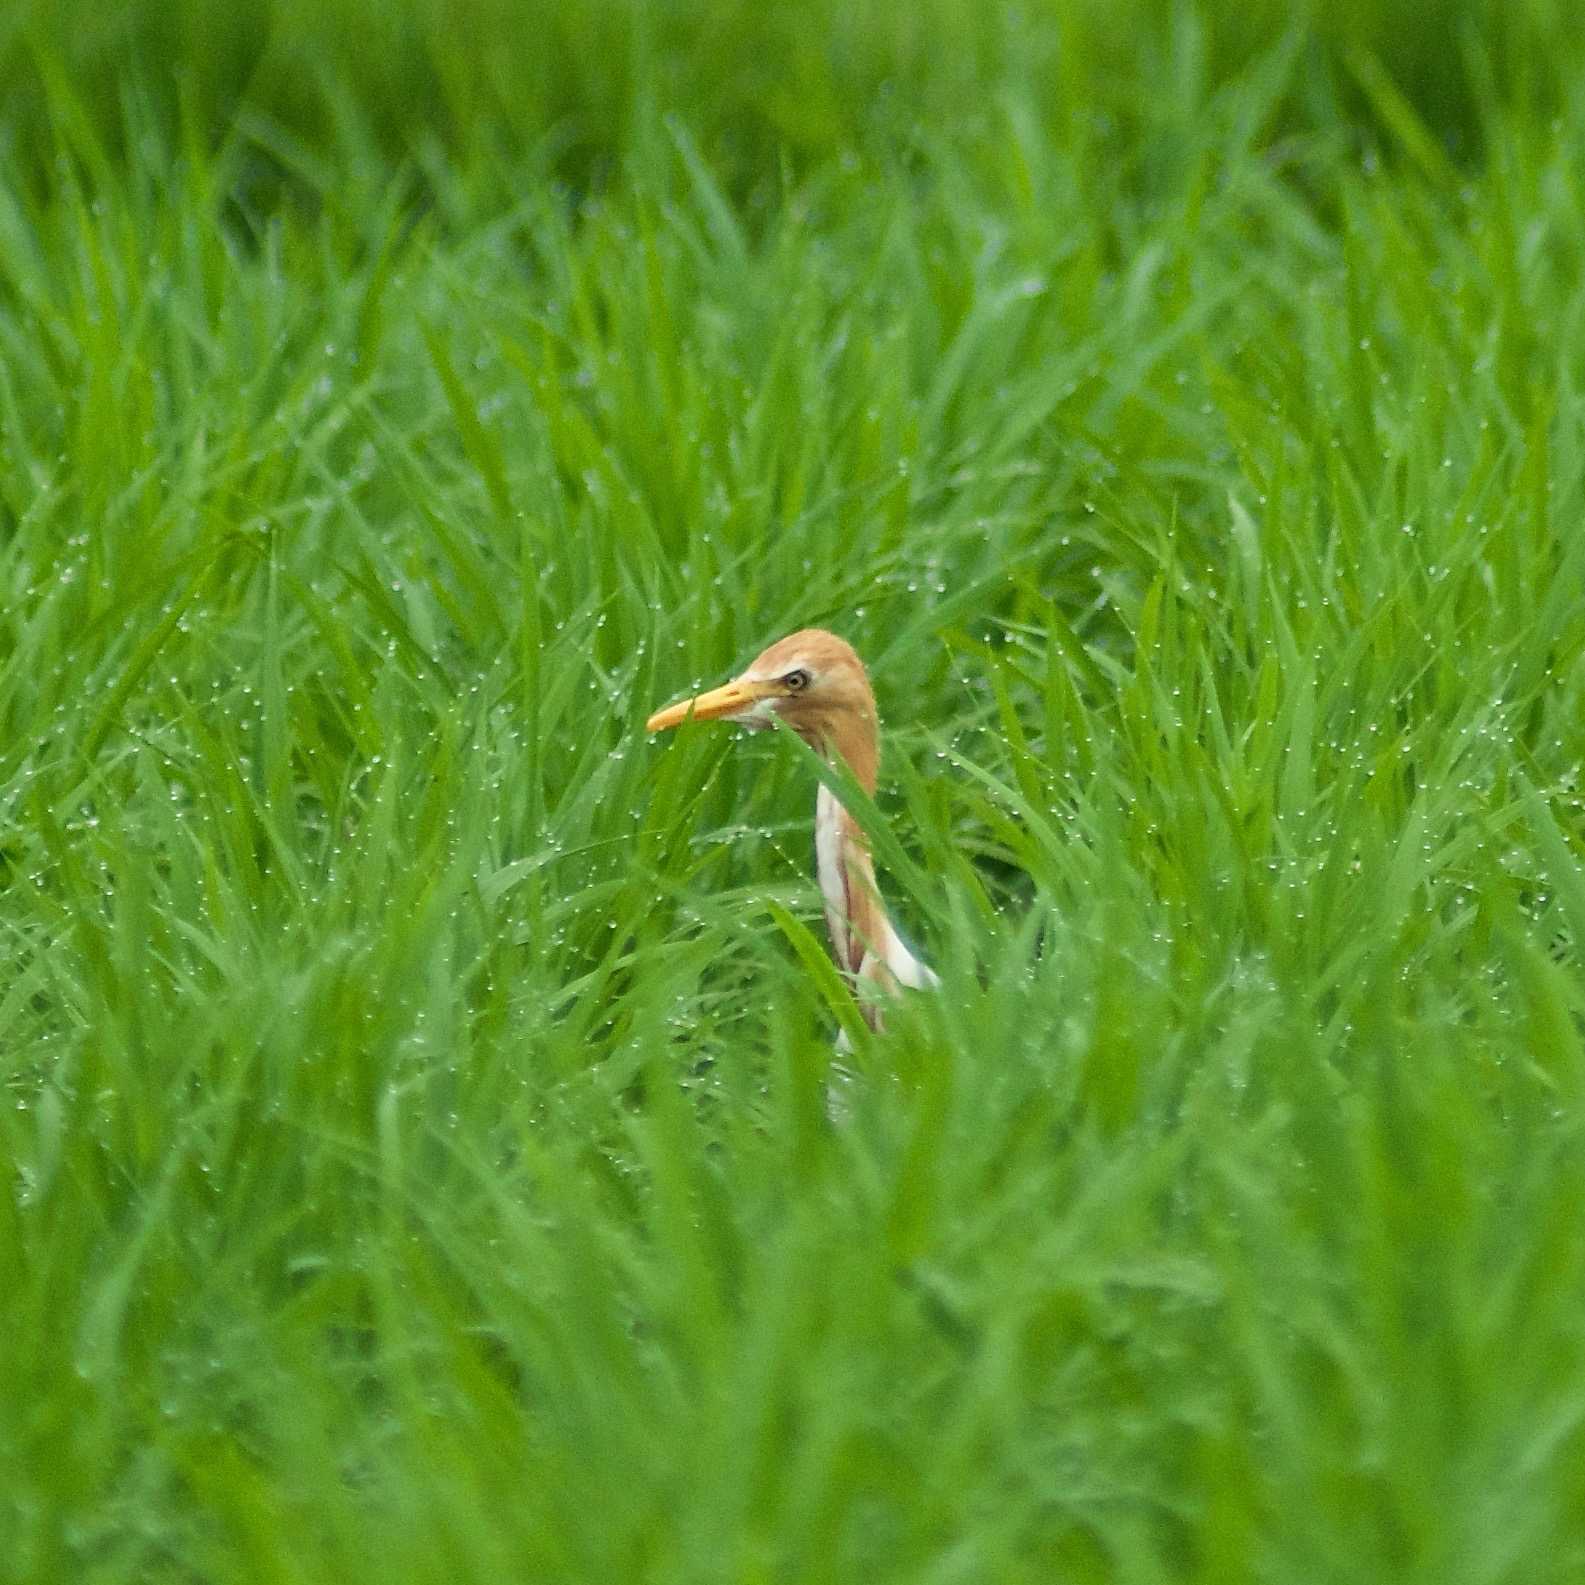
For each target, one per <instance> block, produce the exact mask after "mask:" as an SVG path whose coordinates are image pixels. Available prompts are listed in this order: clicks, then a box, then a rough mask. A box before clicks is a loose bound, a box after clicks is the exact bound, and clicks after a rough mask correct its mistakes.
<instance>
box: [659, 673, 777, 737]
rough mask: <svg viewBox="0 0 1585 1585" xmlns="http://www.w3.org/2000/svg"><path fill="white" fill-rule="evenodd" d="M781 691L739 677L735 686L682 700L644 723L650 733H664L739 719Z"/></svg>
mask: <svg viewBox="0 0 1585 1585" xmlns="http://www.w3.org/2000/svg"><path fill="white" fill-rule="evenodd" d="M778 691H779V690H778V689H777V687H776V685H775V684H774V683H766V682H746V681H745V680H744V679H743V678H741V677H735V678H733V680H732V681H731V682H726V683H722V684H721V686H720V687H719V688H712V689H711V690H710V691H709V693H701V694H698V695H696V696H695V697H694V698H692V699H681V700H679V701H678V702H677V703H676V704H672V705H667V706H666V708H665V709H664V710H657V711H656V712H655V713H654V715H652V716H651V717H650V718H649V720H648V721H646V722H645V723H644V730H645V731H646V732H664V731H666V729H667V728H668V727H674V726H680V725H681V724H682V723H683V722H684V721H687V720H694V721H719V720H721V718H722V717H723V716H734V715H738V714H739V713H740V712H742V711H744V710H751V709H753V708H754V706H755V705H756V704H758V703H759V701H760V700H761V699H768V698H770V697H771V696H772V695H774V694H775V693H777V692H778Z"/></svg>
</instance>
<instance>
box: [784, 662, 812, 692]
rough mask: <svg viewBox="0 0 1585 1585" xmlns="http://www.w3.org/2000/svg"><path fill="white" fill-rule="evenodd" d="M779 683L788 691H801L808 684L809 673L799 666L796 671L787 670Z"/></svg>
mask: <svg viewBox="0 0 1585 1585" xmlns="http://www.w3.org/2000/svg"><path fill="white" fill-rule="evenodd" d="M781 685H782V687H783V688H785V689H786V690H787V692H788V693H802V692H803V691H804V689H805V688H807V687H808V686H809V673H808V672H806V671H805V670H804V669H803V668H802V667H801V666H800V667H799V668H798V670H797V671H790V672H788V673H787V675H786V676H785V677H783V678H782V680H781Z"/></svg>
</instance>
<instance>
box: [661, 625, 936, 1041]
mask: <svg viewBox="0 0 1585 1585" xmlns="http://www.w3.org/2000/svg"><path fill="white" fill-rule="evenodd" d="M773 716H774V717H778V718H780V719H781V720H783V721H785V722H786V723H787V725H788V726H790V727H791V728H792V729H793V730H794V731H795V732H796V733H797V734H798V735H799V736H800V737H801V738H802V739H803V740H804V741H805V742H806V743H807V744H809V746H810V747H811V748H813V749H814V750H816V752H817V753H820V754H822V755H824V756H825V758H827V759H829V760H833V761H838V760H839V761H841V762H842V763H844V764H846V765H847V767H848V769H849V770H850V771H852V773H853V777H854V779H855V780H856V781H857V782H858V784H859V785H860V786H861V787H862V788H863V789H864V790H865V792H867V793H869V794H870V795H871V796H873V795H874V792H875V785H876V776H877V773H878V771H879V769H880V724H879V721H878V719H877V716H876V712H875V694H874V692H873V691H872V689H871V688H870V680H869V677H868V676H867V675H866V673H865V670H864V666H863V663H862V662H861V661H860V660H859V658H858V656H857V655H856V654H855V653H854V652H853V647H852V646H851V645H850V644H848V643H847V642H846V641H844V640H843V639H840V638H838V637H837V636H836V634H835V633H827V632H826V631H825V630H824V629H822V628H817V627H810V628H804V629H803V630H801V631H800V632H797V633H791V634H789V635H788V636H787V637H786V638H783V639H778V640H777V642H776V643H774V644H772V645H771V646H770V648H769V649H767V650H765V651H763V652H762V653H761V654H760V655H758V656H757V657H756V658H755V659H754V660H753V661H752V662H751V663H750V664H749V665H748V667H747V668H746V669H745V670H744V671H743V672H742V673H741V675H739V676H737V677H735V678H733V680H732V681H731V682H728V683H724V684H723V685H722V686H721V687H719V688H714V689H711V690H710V692H708V693H702V694H699V695H698V696H697V697H695V698H692V699H684V700H682V701H681V702H680V703H678V704H674V705H671V706H669V707H668V708H666V709H664V710H657V711H656V712H655V714H654V715H652V716H651V717H650V718H649V721H648V723H647V727H648V730H649V731H651V732H662V731H665V730H666V729H667V728H668V727H674V726H678V725H680V724H681V723H682V722H683V721H686V720H695V721H711V720H726V721H735V722H737V723H738V724H739V725H741V726H746V727H750V728H764V727H768V726H770V725H771V721H772V717H773ZM815 855H816V860H817V868H818V873H819V879H820V890H821V894H822V895H823V897H824V898H825V912H826V925H827V927H828V929H829V930H830V932H831V946H832V949H833V952H834V954H835V957H836V960H837V963H838V965H839V966H840V967H841V969H842V970H843V972H844V973H845V974H846V975H847V977H848V979H849V981H850V982H851V983H852V984H853V985H855V986H856V987H857V986H866V987H869V986H873V987H875V988H877V989H880V990H883V991H888V992H890V991H894V990H895V989H896V988H897V986H898V985H908V986H915V987H920V986H926V985H934V984H935V983H936V977H935V975H934V974H932V973H931V971H930V970H929V969H928V968H926V967H925V965H924V964H923V963H921V962H920V961H919V960H918V959H917V958H916V957H914V955H913V953H911V952H910V951H909V950H908V948H907V947H906V946H904V945H903V943H902V941H900V940H899V939H898V936H897V932H896V931H895V930H894V929H893V928H892V923H891V920H890V919H889V918H888V917H887V915H886V909H885V907H884V905H883V904H882V902H881V898H880V893H879V892H878V891H877V890H876V886H875V865H874V861H873V860H872V859H871V857H870V850H869V844H868V843H867V842H866V841H865V839H864V833H863V831H862V830H861V829H860V827H859V824H858V822H857V821H856V820H854V818H853V817H852V815H850V814H849V813H848V812H847V810H846V809H844V808H843V807H842V805H841V804H840V803H839V802H838V801H837V799H836V797H835V796H834V795H833V794H832V793H831V792H830V790H829V789H828V788H826V787H825V786H824V785H822V786H821V788H820V792H819V795H818V798H817V800H816V803H815ZM864 1011H865V1016H866V1018H868V1019H869V1021H870V1023H871V1024H872V1025H873V1026H874V1027H876V1028H879V1027H880V1015H879V1011H878V1009H877V1008H876V1006H875V1003H874V1001H873V999H871V998H866V999H865V1005H864Z"/></svg>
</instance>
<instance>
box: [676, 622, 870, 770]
mask: <svg viewBox="0 0 1585 1585" xmlns="http://www.w3.org/2000/svg"><path fill="white" fill-rule="evenodd" d="M773 717H779V718H780V719H781V720H783V721H785V722H786V723H787V725H788V726H790V727H791V728H792V729H793V731H795V732H796V733H797V734H798V735H799V736H800V737H801V738H802V739H803V740H804V741H805V742H806V743H808V744H809V745H810V747H812V748H814V749H816V750H818V751H819V752H820V753H822V754H825V755H826V756H827V757H831V756H840V757H841V758H842V759H843V760H845V761H846V762H847V765H848V768H849V769H850V770H851V771H852V772H853V774H854V776H855V777H857V779H858V781H859V782H860V784H861V785H862V786H863V787H864V789H865V790H866V791H867V792H870V793H873V792H874V790H875V776H876V769H877V763H878V760H879V756H880V749H879V736H878V725H877V721H876V716H875V695H874V693H873V692H872V691H871V689H870V680H869V677H868V676H867V675H866V674H865V671H864V665H863V662H862V661H860V660H859V658H858V656H857V655H855V654H854V653H853V647H852V645H851V644H848V643H847V642H846V641H845V640H843V639H840V638H838V637H837V636H836V634H835V633H827V632H826V631H825V630H824V629H822V628H818V627H808V628H804V629H803V630H802V631H800V632H797V633H790V634H788V636H787V637H786V638H783V639H778V640H777V641H776V643H774V644H772V645H771V646H770V648H769V649H767V650H765V651H763V652H762V653H761V654H760V655H758V656H756V657H755V659H754V660H753V661H752V662H750V664H749V665H748V667H747V668H746V669H745V670H744V671H743V672H742V673H741V675H739V676H737V677H734V678H733V679H732V681H731V682H728V683H723V684H722V685H721V686H720V687H719V688H712V689H711V690H710V691H709V692H708V693H701V694H698V695H697V696H695V697H694V698H692V699H683V700H681V701H679V702H678V703H677V704H674V705H669V706H668V707H667V708H666V709H664V710H657V711H656V712H655V714H654V715H652V716H651V717H650V718H649V721H648V722H647V723H646V729H647V730H648V731H651V732H664V731H665V730H666V729H667V728H668V727H674V726H679V725H681V723H682V722H684V721H688V720H693V721H734V722H736V723H737V724H738V725H740V726H746V727H751V728H763V727H768V726H770V725H771V724H772V718H773Z"/></svg>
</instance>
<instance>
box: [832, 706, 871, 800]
mask: <svg viewBox="0 0 1585 1585" xmlns="http://www.w3.org/2000/svg"><path fill="white" fill-rule="evenodd" d="M819 746H820V750H821V752H822V753H823V754H824V755H825V757H826V758H827V759H829V760H833V761H841V762H842V763H843V764H845V765H846V766H847V768H848V769H849V770H850V771H852V772H853V779H854V780H855V781H856V782H857V783H858V784H859V786H860V787H862V788H863V789H864V791H865V792H867V793H868V794H869V795H870V797H871V798H873V797H874V796H875V786H876V781H877V778H878V775H879V771H880V761H881V746H880V736H879V734H878V733H877V731H876V728H875V717H874V716H873V714H869V715H861V714H858V713H850V714H845V715H842V716H839V717H838V718H837V719H836V720H835V721H833V722H831V723H830V725H829V726H827V728H826V730H825V731H824V732H822V733H821V735H820V745H819Z"/></svg>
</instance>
